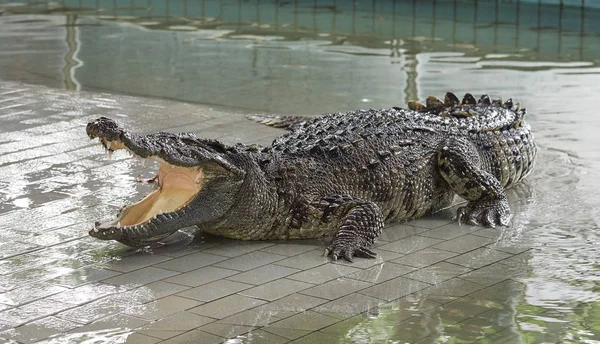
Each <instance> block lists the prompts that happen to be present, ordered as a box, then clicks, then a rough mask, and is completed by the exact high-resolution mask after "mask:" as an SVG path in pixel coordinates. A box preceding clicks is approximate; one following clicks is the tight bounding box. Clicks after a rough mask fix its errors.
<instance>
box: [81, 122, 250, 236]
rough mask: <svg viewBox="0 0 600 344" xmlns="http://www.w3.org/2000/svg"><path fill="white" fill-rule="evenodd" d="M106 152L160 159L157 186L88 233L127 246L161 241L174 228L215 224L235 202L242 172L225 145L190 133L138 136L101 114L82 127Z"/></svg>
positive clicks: (162, 133) (241, 180) (242, 177)
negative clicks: (117, 151) (115, 216)
mask: <svg viewBox="0 0 600 344" xmlns="http://www.w3.org/2000/svg"><path fill="white" fill-rule="evenodd" d="M86 131H87V134H88V136H89V137H90V139H95V138H98V139H99V140H100V142H101V143H102V145H103V146H104V148H105V149H106V150H107V152H108V153H109V154H110V153H112V152H113V151H116V150H126V151H127V152H129V153H130V154H132V155H133V156H136V157H139V158H141V159H144V160H146V159H148V160H153V161H156V162H158V165H159V168H158V172H157V174H156V179H155V180H156V181H157V183H156V184H157V186H156V189H155V190H154V191H152V192H150V194H148V195H147V196H146V197H144V198H143V199H142V200H140V201H139V202H137V203H134V204H131V205H127V206H125V207H123V209H122V210H121V211H120V212H119V214H118V216H117V218H116V219H115V220H113V221H110V222H106V223H99V222H96V224H95V226H94V229H92V230H91V231H90V232H89V234H90V235H91V236H93V237H96V238H99V239H103V240H117V241H119V242H121V243H124V244H126V245H128V246H133V247H137V246H146V245H151V244H154V243H157V242H159V241H160V240H162V239H164V238H166V237H168V236H169V235H171V234H173V233H174V232H176V231H177V230H179V229H181V228H184V227H188V226H193V225H198V224H209V223H211V222H218V221H219V219H220V218H222V217H223V216H224V215H225V214H226V213H227V212H228V210H229V209H230V208H231V206H232V205H233V202H234V200H235V198H236V194H237V192H238V191H239V189H240V186H241V185H242V183H243V181H244V175H245V172H244V170H243V169H241V168H239V167H238V166H236V165H235V163H234V162H233V160H234V159H232V158H231V156H230V155H228V147H226V146H225V145H224V144H223V143H221V142H219V141H216V140H203V139H198V138H197V137H196V136H195V135H193V134H188V133H184V134H173V133H165V132H160V133H154V134H149V135H137V134H135V133H131V132H127V131H125V130H124V129H122V128H120V127H119V126H118V125H117V124H116V123H115V122H114V121H113V120H111V119H108V118H105V117H101V118H98V119H97V120H95V121H93V122H90V123H89V124H88V125H87V128H86Z"/></svg>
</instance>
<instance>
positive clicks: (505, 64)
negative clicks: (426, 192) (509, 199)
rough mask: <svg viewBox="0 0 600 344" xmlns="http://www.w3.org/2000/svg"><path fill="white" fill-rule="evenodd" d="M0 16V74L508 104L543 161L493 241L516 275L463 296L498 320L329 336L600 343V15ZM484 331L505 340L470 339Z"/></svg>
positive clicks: (75, 82) (356, 104)
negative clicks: (519, 112) (510, 221)
mask: <svg viewBox="0 0 600 344" xmlns="http://www.w3.org/2000/svg"><path fill="white" fill-rule="evenodd" d="M557 3H559V4H560V2H558V1H557ZM571 3H573V2H571ZM0 14H2V16H0V47H2V48H1V49H0V79H3V80H9V81H18V82H24V83H30V84H42V85H46V86H50V87H55V88H61V89H68V90H88V91H101V92H107V93H113V94H131V95H137V96H145V97H152V98H166V99H173V100H180V101H185V102H191V103H199V104H206V105H209V106H214V107H217V108H220V109H230V110H231V111H235V112H245V113H254V112H263V113H281V114H299V115H318V114H321V113H328V112H337V111H343V110H351V109H357V108H381V107H391V106H402V105H404V104H406V102H407V101H408V100H410V99H421V100H423V99H425V98H426V97H427V96H428V95H436V96H439V97H443V95H444V93H445V92H447V91H452V92H455V93H456V94H460V95H462V94H463V93H465V92H471V93H473V94H476V95H479V94H481V93H488V94H490V95H491V96H493V97H498V96H501V97H504V99H507V98H513V99H514V100H515V101H519V102H520V103H521V104H522V105H523V106H524V107H527V109H528V117H527V120H528V122H529V123H530V125H531V126H532V128H533V131H534V133H535V137H536V141H537V143H538V145H539V147H540V153H539V158H538V164H537V166H536V168H535V170H534V173H532V175H531V176H530V177H529V178H528V180H527V181H526V182H525V184H524V185H523V186H522V187H521V188H520V189H518V190H516V191H515V192H520V194H519V195H520V196H521V197H523V201H522V202H520V203H519V204H518V205H517V206H516V209H517V213H516V215H515V224H516V225H515V227H514V228H512V229H511V231H507V233H506V235H505V236H504V238H503V240H510V241H514V242H517V243H518V245H517V246H518V247H526V248H527V249H528V250H527V251H526V253H524V254H522V255H520V257H522V260H521V261H514V262H513V264H512V265H511V264H507V265H506V267H507V269H516V270H517V272H516V273H515V275H514V276H515V277H513V278H512V279H510V280H507V281H506V282H503V283H499V284H497V285H496V286H497V287H496V288H497V289H496V290H495V292H496V294H495V296H494V297H490V296H489V295H486V296H483V295H482V298H481V299H480V300H477V299H475V301H476V302H475V306H474V307H477V302H480V305H483V304H485V305H487V306H489V305H490V303H493V304H494V308H495V309H496V310H498V311H497V312H494V313H493V314H492V313H490V316H489V317H488V318H486V317H485V314H483V315H482V316H479V317H478V318H473V319H476V320H470V321H469V322H458V323H455V322H453V321H452V319H453V316H455V315H453V314H437V313H436V314H435V316H433V315H432V316H429V317H423V318H420V319H413V322H412V323H409V324H406V323H403V324H404V325H403V326H402V327H399V326H397V324H398V323H400V322H401V320H403V319H398V318H397V312H396V311H395V309H394V308H393V307H389V308H383V309H379V310H378V312H377V313H376V314H369V315H368V316H367V317H366V318H364V319H362V320H361V321H359V322H349V323H348V324H346V325H347V326H346V327H343V329H341V330H340V332H339V333H337V334H336V335H338V336H339V338H340V343H341V342H344V341H346V342H353V343H369V342H377V343H379V342H390V343H391V342H394V343H401V342H417V339H418V338H421V337H422V334H423V333H427V334H428V337H427V338H429V339H428V340H429V341H431V342H439V343H470V342H475V341H478V340H480V341H479V342H482V343H488V342H490V343H491V342H506V343H512V342H520V343H600V178H599V177H600V172H599V171H600V135H599V134H598V132H599V130H600V115H599V114H598V113H599V111H600V97H599V94H600V9H598V8H594V7H592V6H588V7H576V6H567V5H563V6H560V5H548V4H541V3H538V2H534V1H532V2H525V1H521V2H519V1H508V2H497V1H474V2H463V1H452V0H447V1H446V0H444V1H442V0H439V1H435V0H429V1H395V2H390V1H375V0H373V1H369V2H343V1H335V0H331V1H316V0H315V1H304V0H297V1H260V2H258V1H225V0H223V1H199V2H195V1H194V2H192V1H189V2H188V1H168V0H167V1H153V0H148V1H131V2H130V4H128V5H127V6H121V5H120V7H118V8H115V7H114V6H113V2H112V1H86V0H80V1H63V2H60V3H39V2H25V1H23V2H10V3H9V2H8V1H0ZM492 273H493V272H492ZM412 305H413V307H421V308H422V309H421V310H424V309H425V307H427V305H423V304H420V303H419V300H418V298H415V299H414V300H412ZM478 321H480V322H478ZM490 324H493V325H490ZM490 326H491V327H490ZM494 326H498V327H499V328H500V327H501V328H502V329H503V330H502V331H504V332H503V334H502V335H500V336H498V337H496V341H494V340H491V339H490V340H489V341H486V340H487V339H485V340H484V339H481V338H487V337H486V336H485V333H486V331H491V328H492V329H493V327H494ZM411 333H415V334H417V333H418V334H419V335H420V336H416V335H415V337H414V338H413V337H411ZM478 338H479V339H478ZM246 339H247V338H246ZM248 342H250V341H249V340H248ZM425 342H428V341H423V343H425Z"/></svg>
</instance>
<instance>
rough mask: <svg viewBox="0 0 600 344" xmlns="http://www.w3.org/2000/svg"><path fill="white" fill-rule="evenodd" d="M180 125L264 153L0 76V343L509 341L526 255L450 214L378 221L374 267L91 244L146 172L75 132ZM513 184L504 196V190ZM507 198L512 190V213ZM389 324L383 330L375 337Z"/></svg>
mask: <svg viewBox="0 0 600 344" xmlns="http://www.w3.org/2000/svg"><path fill="white" fill-rule="evenodd" d="M99 116H107V117H111V118H115V119H117V120H118V121H119V122H120V123H122V125H124V126H126V127H128V128H131V129H133V130H136V131H142V132H152V131H158V130H169V131H192V132H195V133H197V134H198V135H199V136H203V137H210V138H218V139H222V140H224V141H226V142H228V143H233V142H236V141H240V142H257V143H261V144H268V143H269V142H270V141H271V140H272V139H273V138H274V137H275V136H277V135H279V134H280V133H281V131H279V130H277V129H273V128H269V127H264V126H261V125H259V124H256V123H253V122H250V121H248V120H246V119H244V117H243V116H242V114H241V113H232V112H229V111H225V110H222V109H211V108H208V107H200V106H197V105H190V104H183V103H177V102H171V101H165V100H156V99H147V98H133V97H126V96H115V95H109V94H99V93H69V92H66V91H61V90H56V89H49V88H44V87H41V86H30V85H22V84H16V83H11V82H2V81H0V201H1V205H0V224H1V225H0V227H2V231H0V243H2V244H1V246H0V247H1V248H2V249H1V250H0V255H1V260H0V274H1V275H0V289H1V290H0V291H1V293H0V338H2V339H4V340H6V341H12V342H18V343H32V342H36V341H40V340H41V341H42V342H50V343H63V342H75V343H77V342H84V341H86V340H91V342H93V340H96V341H97V342H102V341H108V342H110V341H113V342H127V343H221V342H224V341H227V340H229V339H231V338H234V340H230V341H229V342H230V343H331V342H336V341H337V342H343V341H344V338H350V337H351V338H352V342H365V343H366V342H369V341H360V339H361V338H363V339H364V338H366V339H369V340H372V342H380V341H378V338H379V339H381V340H382V341H385V340H388V339H390V338H391V339H393V340H401V341H402V342H407V343H430V342H432V341H434V339H437V338H440V336H442V337H443V336H452V332H453V331H460V332H461V336H462V337H461V338H463V339H465V338H466V339H472V340H473V341H475V340H476V339H477V338H483V337H486V338H487V339H489V342H490V343H492V342H493V343H505V342H511V340H512V339H514V338H515V337H516V334H515V332H514V323H513V322H512V320H511V319H512V314H513V312H512V307H513V301H512V300H513V298H514V297H515V295H519V294H520V293H522V288H523V286H522V285H521V282H519V281H518V278H519V277H521V276H523V275H524V274H527V273H528V271H527V268H526V262H527V260H528V259H529V253H530V252H529V251H528V247H527V246H525V245H524V244H523V245H517V244H516V243H514V242H512V241H511V240H510V239H506V231H509V230H510V229H506V230H498V229H496V230H491V229H483V228H480V227H473V226H458V224H456V223H455V222H453V221H452V220H451V217H452V212H451V211H445V212H442V213H440V214H438V215H436V216H433V217H428V218H424V219H421V220H417V221H412V222H409V223H407V224H398V225H392V226H389V227H387V228H386V229H385V231H384V233H383V235H382V236H381V238H380V240H379V242H378V243H377V247H376V252H377V253H378V258H377V259H372V260H369V259H356V261H355V262H354V263H353V264H348V263H344V262H338V263H332V262H330V261H329V260H328V259H327V258H324V257H323V256H322V253H323V248H324V245H325V243H326V241H322V240H307V241H286V242H240V241H234V240H224V239H219V238H213V237H204V236H202V235H201V234H198V233H197V232H195V230H194V229H187V230H184V231H182V232H180V233H178V234H177V235H176V237H175V238H173V239H172V240H171V244H170V245H167V246H164V247H162V248H157V249H152V250H133V249H130V248H127V247H125V246H123V245H121V244H118V243H115V242H104V241H99V240H96V239H94V238H91V237H89V236H88V235H87V231H88V230H89V229H90V228H91V226H92V223H93V222H94V221H95V220H99V219H103V218H106V217H107V216H112V214H115V213H116V211H117V210H118V209H119V207H120V206H121V205H122V204H124V203H125V202H128V201H132V200H137V199H139V197H140V196H139V193H142V192H146V191H148V190H149V188H150V186H148V185H143V184H140V183H136V181H135V178H136V177H138V176H139V175H143V176H146V177H147V176H150V175H151V173H150V172H151V171H152V168H151V167H143V166H142V165H141V163H140V162H138V161H137V160H135V159H131V158H129V157H128V156H127V155H126V154H123V155H121V154H118V152H117V153H115V155H114V156H113V157H112V159H111V160H109V159H108V158H107V157H106V155H105V154H104V152H103V149H101V148H100V146H99V145H98V144H97V142H91V141H89V140H88V138H87V136H86V134H85V125H86V123H87V122H88V121H89V120H92V119H95V118H97V117H99ZM517 191H518V190H517ZM519 195H520V194H519V193H518V192H511V194H510V197H511V202H512V207H513V210H515V212H518V209H519V206H520V202H519V197H520V196H519ZM386 331H388V332H386Z"/></svg>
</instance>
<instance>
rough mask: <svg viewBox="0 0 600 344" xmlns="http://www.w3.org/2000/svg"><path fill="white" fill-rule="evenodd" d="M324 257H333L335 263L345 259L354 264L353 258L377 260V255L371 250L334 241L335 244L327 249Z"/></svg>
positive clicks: (351, 243) (352, 243)
mask: <svg viewBox="0 0 600 344" xmlns="http://www.w3.org/2000/svg"><path fill="white" fill-rule="evenodd" d="M323 256H324V257H327V256H331V260H333V261H334V262H335V261H337V260H338V258H343V259H344V260H345V261H347V262H349V263H352V258H353V257H362V258H376V257H377V253H375V252H373V251H371V250H370V249H369V248H367V247H364V246H360V244H358V243H355V242H340V241H339V240H334V241H333V243H332V244H331V245H329V246H327V248H325V253H324V254H323Z"/></svg>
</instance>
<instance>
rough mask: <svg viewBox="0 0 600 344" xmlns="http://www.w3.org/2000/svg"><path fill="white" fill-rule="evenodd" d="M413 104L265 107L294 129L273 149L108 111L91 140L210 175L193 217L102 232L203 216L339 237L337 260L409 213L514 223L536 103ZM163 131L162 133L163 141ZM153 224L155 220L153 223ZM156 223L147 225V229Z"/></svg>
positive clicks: (260, 231) (365, 246)
mask: <svg viewBox="0 0 600 344" xmlns="http://www.w3.org/2000/svg"><path fill="white" fill-rule="evenodd" d="M409 108H410V109H408V110H406V109H400V108H393V109H387V110H358V111H351V112H347V113H337V114H329V115H324V116H321V117H317V118H314V119H311V120H308V121H306V122H302V121H301V119H300V118H296V117H292V118H288V117H281V116H258V117H254V119H258V120H261V121H263V122H265V123H266V124H269V125H277V124H278V123H283V124H282V125H280V126H283V127H286V128H289V129H291V130H292V131H290V132H288V133H286V134H284V135H282V136H280V137H278V138H277V139H275V140H274V142H273V144H272V145H271V146H270V147H259V146H255V145H244V144H238V145H235V146H226V145H224V144H222V143H220V142H218V141H215V140H202V139H197V138H196V137H195V136H193V134H170V133H158V134H152V135H146V136H138V135H135V134H132V133H129V132H126V131H124V130H123V129H121V128H119V127H118V126H117V125H116V124H115V123H114V122H113V121H111V120H109V119H106V118H101V119H98V120H96V121H95V122H92V123H90V124H89V125H88V129H87V131H88V135H89V136H90V137H91V138H95V137H100V138H101V139H102V138H105V139H107V140H115V139H118V140H120V141H121V142H122V143H123V144H124V146H125V147H126V148H128V149H129V150H130V151H131V152H133V153H134V154H137V155H139V156H142V157H144V158H147V157H152V156H155V157H156V156H158V157H160V158H161V159H162V160H164V161H166V162H167V163H170V164H174V165H176V166H198V167H202V168H203V169H204V171H205V173H206V174H207V179H206V182H205V186H204V187H203V189H202V191H201V192H200V194H199V196H198V197H196V198H195V199H194V200H192V201H191V203H190V204H188V205H187V206H186V207H184V208H182V211H183V212H184V214H185V215H181V216H177V217H175V216H173V215H172V214H167V215H171V217H172V218H173V219H167V218H164V219H163V218H159V220H160V221H159V222H160V223H152V224H150V225H147V226H146V225H145V224H142V225H140V226H138V227H139V228H137V229H135V228H134V229H132V228H127V227H125V228H122V227H118V226H104V227H99V228H96V229H95V230H93V231H91V232H90V234H91V235H93V236H95V237H98V238H100V239H115V240H119V241H120V242H122V243H124V244H127V245H131V246H140V245H148V244H151V243H153V242H157V241H159V240H161V239H163V238H164V237H166V236H168V235H170V234H172V233H173V232H175V231H176V230H178V229H180V228H182V227H185V226H190V225H197V226H198V227H200V229H201V230H204V231H206V232H208V233H211V234H215V235H221V236H225V237H229V238H234V239H242V240H265V239H296V238H314V237H321V236H332V237H333V241H332V243H331V245H330V246H329V247H328V248H327V253H328V254H330V255H331V256H332V258H333V259H337V258H344V259H346V260H348V261H351V260H352V258H353V256H364V257H374V256H375V253H373V252H372V251H371V250H370V249H369V247H370V246H371V245H372V244H373V243H374V241H375V240H376V238H377V237H378V236H379V234H380V233H381V231H382V229H383V226H384V224H385V223H389V222H393V221H407V220H411V219H414V218H418V217H421V216H424V215H426V214H430V213H433V212H436V211H438V210H440V209H443V208H444V207H447V206H449V205H450V204H451V203H452V200H453V198H454V196H455V195H459V196H460V197H462V198H464V199H466V200H467V201H468V203H467V205H466V206H464V207H461V208H460V209H459V210H458V214H457V218H458V220H459V221H460V222H467V223H471V224H480V225H484V226H489V227H494V226H506V225H508V224H509V221H510V218H511V213H510V209H509V206H508V201H507V198H506V195H505V193H504V189H506V188H508V187H510V186H512V185H514V184H515V183H517V182H518V181H520V180H521V179H523V178H524V177H525V176H526V175H527V174H528V173H529V172H530V171H531V169H532V168H533V165H534V161H535V156H536V146H535V143H534V141H533V135H532V133H531V131H530V128H529V126H528V125H527V124H526V123H525V122H524V118H523V117H524V115H525V110H524V109H519V106H518V105H516V106H515V105H513V104H512V101H510V100H509V101H507V102H506V103H502V101H499V100H495V101H491V100H490V99H489V97H488V96H486V95H484V96H482V97H481V99H480V100H479V101H478V102H477V101H475V99H474V98H473V97H472V96H471V95H470V94H466V95H465V97H464V98H463V100H462V101H459V100H458V99H457V98H456V96H454V95H453V94H451V93H448V94H447V95H446V98H445V100H444V101H441V100H437V99H435V98H432V97H430V98H428V99H427V103H426V105H423V104H419V103H416V102H409ZM159 137H160V140H157V138H159ZM151 222H152V221H151ZM146 227H147V228H146Z"/></svg>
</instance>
